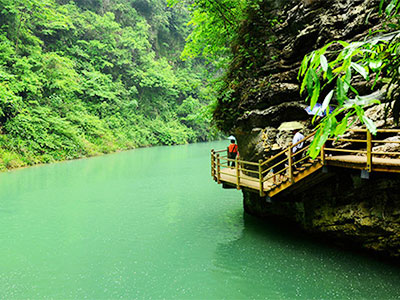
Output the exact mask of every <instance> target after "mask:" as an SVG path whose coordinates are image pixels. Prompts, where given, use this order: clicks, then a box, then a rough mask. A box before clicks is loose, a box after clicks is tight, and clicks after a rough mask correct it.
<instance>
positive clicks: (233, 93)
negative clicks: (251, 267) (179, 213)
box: [214, 0, 400, 256]
mask: <svg viewBox="0 0 400 300" xmlns="http://www.w3.org/2000/svg"><path fill="white" fill-rule="evenodd" d="M379 2H380V1H379V0H367V1H364V0H314V1H312V0H308V1H307V0H302V1H300V0H298V1H284V0H275V1H273V0H264V1H262V2H261V4H260V7H259V8H254V10H252V11H249V18H248V20H247V22H246V23H245V24H243V26H242V29H241V34H240V38H239V39H238V41H237V43H236V45H235V46H234V47H233V52H234V54H235V59H234V61H233V64H232V66H231V68H230V70H229V73H228V76H227V79H226V89H225V95H226V96H225V97H221V99H220V100H219V104H218V108H217V110H216V112H215V116H214V117H215V120H216V121H217V124H218V125H219V126H220V127H221V129H223V130H224V131H226V132H229V133H232V134H234V135H236V137H237V139H238V144H239V149H240V154H241V157H242V158H243V159H245V160H251V161H257V160H258V159H265V158H268V157H270V156H271V155H272V154H273V152H271V150H270V149H271V148H273V146H275V148H276V146H278V147H279V148H284V147H286V146H287V145H288V143H289V141H290V140H291V136H290V134H288V133H287V132H281V131H279V130H278V127H279V125H280V124H281V123H283V122H286V121H300V122H302V123H303V124H304V126H305V128H306V129H305V134H307V130H309V131H311V130H312V127H313V126H312V125H311V120H310V116H309V115H308V114H307V113H306V112H305V110H304V108H305V107H306V105H307V104H306V103H305V102H304V99H302V98H301V97H300V95H299V90H300V86H299V82H298V79H297V74H298V69H299V67H300V64H301V61H302V59H303V57H304V55H305V54H307V53H309V52H311V51H312V50H314V49H317V48H320V47H322V46H323V45H324V44H326V43H327V42H329V41H332V40H338V39H340V40H346V41H355V40H361V39H362V38H364V37H365V36H367V34H368V31H369V30H370V29H373V28H375V27H377V26H378V25H379V23H380V22H381V20H380V17H379V15H378V6H379ZM358 88H359V90H360V91H361V93H363V92H365V93H368V87H367V86H365V85H364V84H363V82H360V83H359V85H358ZM322 97H323V95H322ZM370 115H371V116H372V118H373V119H374V120H375V121H378V126H386V125H387V124H385V121H383V120H381V119H379V117H378V114H377V116H374V112H373V109H372V112H370ZM329 174H330V175H331V176H329V178H327V179H325V181H323V182H322V183H321V184H320V185H317V186H314V187H313V188H312V189H311V190H308V191H303V192H296V193H294V194H290V195H286V196H285V197H281V198H280V199H274V201H273V202H272V203H269V202H267V201H266V199H263V198H260V197H259V196H258V195H257V194H251V193H248V192H246V191H244V192H243V194H244V206H245V210H246V211H247V212H249V213H252V214H255V215H259V216H271V215H274V216H284V217H287V218H289V219H291V220H294V221H296V222H298V223H299V224H301V225H302V226H304V228H306V229H307V230H309V231H314V232H324V233H325V234H326V235H328V234H329V235H330V236H334V237H336V238H339V239H349V240H352V241H353V242H354V243H356V244H357V245H359V246H361V247H364V248H368V249H375V250H377V251H382V252H385V253H388V254H389V255H392V256H400V250H399V249H400V247H399V246H400V193H399V192H400V190H399V188H398V187H399V186H400V177H399V176H397V175H382V174H380V175H379V174H373V176H371V178H370V179H369V180H361V179H360V174H359V172H358V173H354V172H353V173H348V172H347V171H346V170H344V171H343V170H340V169H335V170H331V171H330V172H329Z"/></svg>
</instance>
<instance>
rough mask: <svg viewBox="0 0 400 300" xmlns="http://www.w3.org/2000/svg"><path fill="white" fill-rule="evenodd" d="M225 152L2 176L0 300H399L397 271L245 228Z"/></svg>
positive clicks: (149, 156) (75, 164)
mask: <svg viewBox="0 0 400 300" xmlns="http://www.w3.org/2000/svg"><path fill="white" fill-rule="evenodd" d="M224 146H225V143H221V142H217V143H208V144H197V145H186V146H176V147H155V148H149V149H138V150H133V151H128V152H124V153H118V154H113V155H108V156H103V157H97V158H92V159H86V160H79V161H71V162H66V163H58V164H53V165H49V166H42V167H33V168H29V169H24V170H18V171H13V172H9V173H3V174H0V238H1V242H0V298H1V299H21V298H24V299H25V298H36V299H37V298H39V299H43V298H55V299H69V298H71V299H84V298H91V299H100V298H107V299H109V298H112V299H115V298H125V299H126V298H130V299H132V298H145V299H150V298H156V299H158V298H166V299H177V298H179V299H238V298H243V299H249V298H264V299H293V298H302V299H370V298H375V299H394V298H400V270H399V269H398V268H396V267H394V266H391V265H390V264H388V263H383V262H379V261H375V260H373V259H371V258H366V257H364V256H360V255H357V254H354V253H349V252H344V251H339V250H338V249H333V248H330V247H327V246H323V245H320V244H317V243H315V242H312V241H309V240H307V239H305V238H302V237H299V236H298V234H296V233H291V232H290V231H288V230H285V229H282V228H279V227H276V226H273V225H268V224H266V223H263V222H262V221H260V220H257V219H254V218H251V217H247V216H246V217H244V215H243V209H242V200H241V193H240V192H238V191H236V190H223V189H222V188H221V186H218V185H217V184H215V183H214V182H213V181H212V180H211V177H210V168H209V165H210V163H209V150H210V149H211V148H222V147H224Z"/></svg>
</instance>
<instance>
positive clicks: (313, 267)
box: [214, 215, 400, 299]
mask: <svg viewBox="0 0 400 300" xmlns="http://www.w3.org/2000/svg"><path fill="white" fill-rule="evenodd" d="M243 219H244V226H243V230H242V233H241V235H240V237H238V238H237V239H236V240H233V241H230V242H227V243H222V244H219V245H218V247H217V250H216V256H215V260H214V264H215V266H216V270H215V272H216V273H218V274H219V275H222V274H224V276H227V277H229V278H230V280H229V284H230V286H231V288H232V289H233V291H232V295H233V296H234V295H236V296H237V295H240V296H241V297H243V298H245V297H246V296H247V295H252V296H254V297H256V298H258V297H260V298H267V299H293V298H303V299H332V298H336V299H395V298H399V297H400V284H399V282H400V272H399V269H398V268H397V267H395V266H392V265H391V264H390V263H388V262H382V261H378V260H375V259H372V258H371V257H366V256H363V255H361V254H359V253H353V252H348V251H341V250H339V249H337V248H333V247H330V246H326V245H323V244H319V243H317V242H316V241H315V240H313V239H312V238H310V237H308V236H307V235H306V234H305V233H302V232H298V231H296V230H293V228H291V227H285V226H282V224H278V223H273V222H266V221H262V220H259V219H256V218H254V217H251V216H248V215H244V216H243ZM223 282H226V283H227V282H228V281H227V280H225V281H222V282H221V284H223ZM232 282H234V284H232Z"/></svg>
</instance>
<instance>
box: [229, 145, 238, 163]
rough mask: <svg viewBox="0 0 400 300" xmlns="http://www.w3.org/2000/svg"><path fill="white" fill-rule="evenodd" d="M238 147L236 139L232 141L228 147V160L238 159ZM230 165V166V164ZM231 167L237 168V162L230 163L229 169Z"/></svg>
mask: <svg viewBox="0 0 400 300" xmlns="http://www.w3.org/2000/svg"><path fill="white" fill-rule="evenodd" d="M238 153H239V152H238V145H236V141H235V140H234V139H231V144H230V145H229V147H228V158H230V159H236V157H237V156H238ZM229 163H230V164H229ZM229 165H231V166H232V167H234V166H235V162H234V161H231V162H230V161H228V167H229Z"/></svg>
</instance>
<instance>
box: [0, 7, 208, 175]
mask: <svg viewBox="0 0 400 300" xmlns="http://www.w3.org/2000/svg"><path fill="white" fill-rule="evenodd" d="M187 22H188V12H187V10H186V9H185V8H184V7H175V8H170V7H168V6H167V4H166V2H165V1H164V0H90V1H87V0H75V1H70V0H0V24H1V27H0V40H1V43H0V126H1V127H0V128H1V135H0V157H1V160H0V169H1V168H10V167H18V166H23V165H29V164H35V163H40V162H51V161H54V160H63V159H72V158H78V157H84V156H90V155H96V154H98V153H107V152H111V151H115V150H118V149H128V148H133V147H138V146H146V145H159V144H163V145H171V144H181V143H187V142H195V141H201V140H206V139H208V138H209V137H210V129H209V122H210V117H209V113H208V111H207V110H208V108H207V104H208V103H209V102H211V101H212V91H211V90H210V89H209V88H208V87H206V85H205V78H206V76H207V70H206V69H205V68H204V66H203V65H202V64H201V63H200V62H199V61H191V62H182V61H181V60H180V58H179V56H180V53H181V51H182V49H183V46H184V42H185V38H186V36H187V35H188V34H189V32H188V28H187V26H186V23H187Z"/></svg>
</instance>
